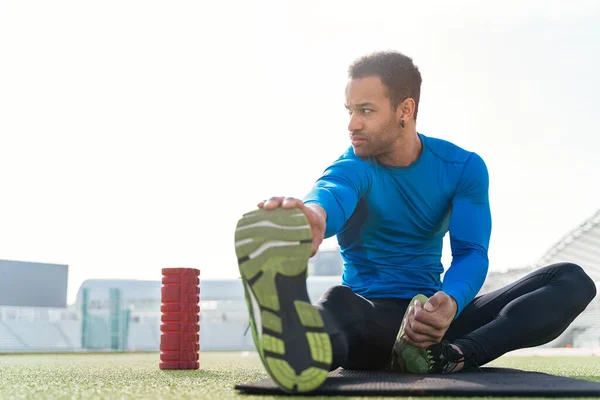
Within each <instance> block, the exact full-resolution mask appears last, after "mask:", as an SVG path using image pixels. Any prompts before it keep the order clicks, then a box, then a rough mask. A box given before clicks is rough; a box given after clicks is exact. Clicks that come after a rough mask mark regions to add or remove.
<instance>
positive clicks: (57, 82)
mask: <svg viewBox="0 0 600 400" xmlns="http://www.w3.org/2000/svg"><path fill="white" fill-rule="evenodd" d="M323 3H325V4H323ZM387 49H393V50H399V51H402V52H405V53H406V54H408V55H409V56H411V57H413V58H414V60H415V63H416V64H417V65H418V66H419V68H420V69H421V72H422V74H423V87H422V100H421V104H420V111H419V123H418V129H419V131H420V132H422V133H424V134H426V135H430V136H435V137H441V138H444V139H448V140H451V141H453V142H455V143H457V144H458V145H461V146H463V147H465V148H467V149H469V150H474V151H477V152H478V153H479V154H481V155H482V156H483V157H484V159H485V160H486V162H487V164H488V168H489V171H490V179H491V189H490V196H491V202H492V209H493V233H492V241H491V245H490V261H491V269H492V270H504V269H507V268H511V267H519V266H523V265H526V264H529V263H531V262H534V261H536V260H537V259H538V258H539V257H540V256H541V255H542V254H543V253H544V252H545V251H546V250H547V249H548V247H549V246H551V245H552V244H553V243H554V242H555V241H556V240H558V239H559V238H560V237H561V236H562V235H563V234H565V233H566V232H567V231H569V230H570V229H571V228H573V227H574V226H575V225H577V224H579V223H581V222H582V221H583V220H585V218H587V217H588V216H590V215H591V214H592V213H593V212H594V211H595V210H596V209H598V208H599V207H600V201H599V198H600V188H599V185H598V181H599V178H598V176H599V172H600V157H599V156H598V154H599V149H598V148H599V145H600V139H598V135H599V134H600V110H599V109H598V106H599V104H598V94H599V93H600V78H599V74H598V71H600V2H599V1H569V2H566V1H562V0H556V1H547V0H546V1H524V0H519V1H506V0H504V1H502V2H495V5H491V4H490V2H481V1H452V2H446V1H436V2H434V1H420V2H416V1H410V2H406V1H398V0H395V1H388V2H382V1H360V2H359V1H347V0H346V1H343V2H341V1H340V2H333V1H329V2H322V1H295V2H285V1H275V0H273V1H256V0H255V1H250V0H248V1H220V2H216V1H213V2H201V1H177V2H174V1H170V2H166V1H160V2H159V1H149V0H144V1H126V0H119V1H108V0H103V1H101V2H91V1H81V0H77V1H52V2H48V1H24V0H19V1H6V0H3V1H1V2H0V151H1V153H0V154H1V156H0V258H1V259H12V260H20V261H39V262H51V263H64V264H68V265H69V266H70V271H69V272H70V275H69V301H70V302H71V301H72V300H73V298H74V295H75V293H76V291H77V289H78V288H79V285H80V284H81V282H82V281H83V280H85V279H88V278H130V279H152V280H158V279H160V277H161V276H160V269H161V268H163V267H195V268H200V269H201V270H202V273H201V278H222V277H232V278H233V277H237V276H238V271H237V264H236V262H235V253H234V247H233V231H234V228H235V224H236V222H237V219H238V218H239V217H240V216H241V214H242V213H244V212H246V211H249V210H251V209H253V208H254V207H255V204H256V202H257V201H259V200H261V199H263V198H266V197H269V196H271V195H292V196H298V197H302V196H304V194H305V193H306V192H307V191H308V190H309V189H310V187H311V185H312V183H313V182H314V180H315V179H316V178H317V177H318V176H319V174H320V173H321V172H322V170H323V169H324V168H325V167H326V166H327V165H328V164H329V163H330V162H331V161H333V160H334V159H335V158H336V157H338V156H339V155H340V154H341V153H342V152H343V151H344V150H345V149H346V147H347V146H348V145H349V143H348V139H347V130H346V126H347V122H348V120H347V118H348V117H347V113H346V111H345V109H344V107H343V101H344V97H343V94H344V85H345V82H346V70H347V67H348V64H349V63H351V62H352V61H353V60H354V59H355V58H357V57H359V56H361V55H363V54H365V53H369V52H371V51H374V50H387ZM335 245H336V242H335V239H332V240H328V241H326V243H325V245H324V246H326V247H332V246H335ZM445 259H447V257H446V258H445Z"/></svg>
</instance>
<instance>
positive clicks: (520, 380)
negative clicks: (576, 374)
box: [235, 367, 600, 397]
mask: <svg viewBox="0 0 600 400" xmlns="http://www.w3.org/2000/svg"><path fill="white" fill-rule="evenodd" d="M482 371H483V373H481V372H479V371H477V370H476V371H474V372H471V371H469V372H458V373H454V374H448V375H441V374H440V375H437V374H436V375H408V374H403V375H400V374H396V373H391V372H374V371H350V370H344V369H341V368H340V369H338V370H336V371H332V372H331V373H330V374H329V378H328V379H327V381H325V383H324V384H323V385H322V386H321V387H320V388H318V389H317V390H315V391H313V392H310V393H303V394H302V395H319V396H461V397H473V396H498V397H513V396H519V397H598V396H600V383H599V382H590V381H585V380H581V379H573V378H567V377H562V376H555V375H548V374H545V373H541V372H528V371H521V370H517V369H509V368H493V367H484V368H482ZM235 388H236V389H238V390H239V391H241V392H242V393H247V394H269V395H281V394H286V393H285V392H283V391H282V390H281V389H279V387H277V386H276V385H275V383H274V382H273V381H272V380H271V379H263V380H260V381H258V382H251V383H246V384H242V385H236V386H235Z"/></svg>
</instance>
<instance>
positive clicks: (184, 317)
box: [160, 313, 200, 323]
mask: <svg viewBox="0 0 600 400" xmlns="http://www.w3.org/2000/svg"><path fill="white" fill-rule="evenodd" d="M160 320H161V322H195V323H198V322H199V321H200V316H199V315H198V314H195V313H168V314H163V315H161V317H160Z"/></svg>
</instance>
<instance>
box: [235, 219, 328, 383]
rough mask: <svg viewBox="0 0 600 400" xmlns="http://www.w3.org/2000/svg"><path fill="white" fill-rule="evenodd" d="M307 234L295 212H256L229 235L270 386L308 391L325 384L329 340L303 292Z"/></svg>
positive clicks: (308, 249) (308, 245) (309, 237)
mask: <svg viewBox="0 0 600 400" xmlns="http://www.w3.org/2000/svg"><path fill="white" fill-rule="evenodd" d="M311 247H312V234H311V230H310V225H309V223H308V220H307V219H306V216H305V215H304V214H303V213H302V211H301V210H300V209H281V208H279V209H274V210H269V211H265V210H263V209H258V210H256V211H252V212H250V213H247V214H245V215H244V216H243V217H242V219H240V220H239V222H238V224H237V228H236V231H235V250H236V254H237V258H238V265H239V270H240V275H241V278H242V281H243V283H244V294H245V297H246V303H247V306H248V311H249V316H250V328H251V330H252V337H253V339H254V344H255V345H256V349H257V351H258V353H259V355H260V358H261V360H262V363H263V365H264V367H265V369H266V370H267V373H268V374H269V375H270V376H271V378H272V379H273V381H275V383H277V384H278V385H279V387H281V389H283V390H284V391H286V392H289V393H302V392H310V391H312V390H314V389H316V388H318V387H319V386H321V384H322V383H323V382H325V380H326V379H327V376H328V374H329V369H330V366H331V362H332V349H331V342H330V339H329V335H328V334H327V333H326V332H325V327H324V323H323V319H322V317H321V314H320V312H319V311H318V310H317V309H316V308H315V307H314V306H313V305H312V304H311V302H310V298H309V296H308V291H307V289H306V277H307V275H308V259H309V258H310V254H311Z"/></svg>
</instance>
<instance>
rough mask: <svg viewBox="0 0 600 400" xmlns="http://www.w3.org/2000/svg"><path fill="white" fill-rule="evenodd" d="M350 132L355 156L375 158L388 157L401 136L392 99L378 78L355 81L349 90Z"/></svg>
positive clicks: (351, 81)
mask: <svg viewBox="0 0 600 400" xmlns="http://www.w3.org/2000/svg"><path fill="white" fill-rule="evenodd" d="M345 105H346V108H347V109H348V112H349V113H350V123H349V124H348V131H349V135H350V141H351V143H352V147H353V148H354V153H355V154H356V155H357V156H359V157H371V156H372V157H376V156H379V155H381V154H385V153H388V152H390V151H391V150H392V148H393V147H394V144H395V142H396V141H397V139H398V138H399V137H400V135H401V130H400V126H399V124H398V122H397V121H396V113H395V112H394V110H392V107H391V103H390V99H389V98H388V97H387V95H386V91H385V87H384V86H383V84H382V83H381V79H380V78H379V77H378V76H369V77H364V78H357V79H352V80H350V82H348V85H347V86H346V104H345Z"/></svg>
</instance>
